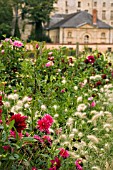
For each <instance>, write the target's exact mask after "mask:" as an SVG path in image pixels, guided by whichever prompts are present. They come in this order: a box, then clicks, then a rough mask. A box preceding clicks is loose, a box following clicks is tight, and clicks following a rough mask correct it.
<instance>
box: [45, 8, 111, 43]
mask: <svg viewBox="0 0 113 170" xmlns="http://www.w3.org/2000/svg"><path fill="white" fill-rule="evenodd" d="M58 16H59V18H60V17H61V18H62V19H61V20H60V21H58V20H57V19H56V18H55V17H58ZM55 17H54V19H53V21H54V22H52V23H50V25H49V27H48V28H47V33H48V36H49V37H50V38H51V40H52V42H53V43H58V44H76V43H77V42H79V43H81V44H88V43H95V44H96V43H103V44H105V43H106V44H107V43H108V44H109V43H113V27H111V26H110V25H109V24H106V23H105V22H103V21H102V20H100V19H98V18H97V10H96V9H93V14H92V15H91V14H89V13H88V12H86V11H79V12H76V13H72V14H67V15H61V14H60V15H58V14H57V15H55Z"/></svg>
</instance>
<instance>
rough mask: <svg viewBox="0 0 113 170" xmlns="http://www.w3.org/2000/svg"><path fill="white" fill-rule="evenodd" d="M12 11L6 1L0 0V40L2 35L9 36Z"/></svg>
mask: <svg viewBox="0 0 113 170" xmlns="http://www.w3.org/2000/svg"><path fill="white" fill-rule="evenodd" d="M12 20H13V10H12V7H11V4H10V2H9V1H8V0H0V39H1V38H2V35H3V34H6V36H7V37H9V36H11V31H12Z"/></svg>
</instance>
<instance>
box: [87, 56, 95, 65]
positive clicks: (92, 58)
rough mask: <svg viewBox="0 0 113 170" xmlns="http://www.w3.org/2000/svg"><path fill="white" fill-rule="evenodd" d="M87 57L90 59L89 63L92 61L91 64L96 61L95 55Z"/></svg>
mask: <svg viewBox="0 0 113 170" xmlns="http://www.w3.org/2000/svg"><path fill="white" fill-rule="evenodd" d="M87 59H88V61H89V63H91V64H93V63H94V62H95V58H94V56H88V57H87Z"/></svg>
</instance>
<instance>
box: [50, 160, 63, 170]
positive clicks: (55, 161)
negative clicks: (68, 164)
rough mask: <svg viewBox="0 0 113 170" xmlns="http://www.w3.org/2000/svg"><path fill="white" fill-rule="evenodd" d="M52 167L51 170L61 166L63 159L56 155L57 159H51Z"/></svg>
mask: <svg viewBox="0 0 113 170" xmlns="http://www.w3.org/2000/svg"><path fill="white" fill-rule="evenodd" d="M51 164H52V165H51V168H50V169H49V170H58V169H59V168H60V166H61V161H60V159H59V158H58V157H55V159H53V160H51Z"/></svg>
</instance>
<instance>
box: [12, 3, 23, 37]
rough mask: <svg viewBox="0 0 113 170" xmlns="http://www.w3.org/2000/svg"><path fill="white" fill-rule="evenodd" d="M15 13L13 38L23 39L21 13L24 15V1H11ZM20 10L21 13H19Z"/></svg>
mask: <svg viewBox="0 0 113 170" xmlns="http://www.w3.org/2000/svg"><path fill="white" fill-rule="evenodd" d="M9 1H10V4H11V6H12V9H13V11H14V14H13V15H14V16H13V18H14V19H13V33H12V34H13V36H14V37H18V38H20V37H21V34H20V30H19V19H20V15H19V13H22V8H23V7H22V5H23V4H24V0H9ZM19 10H20V11H19Z"/></svg>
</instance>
